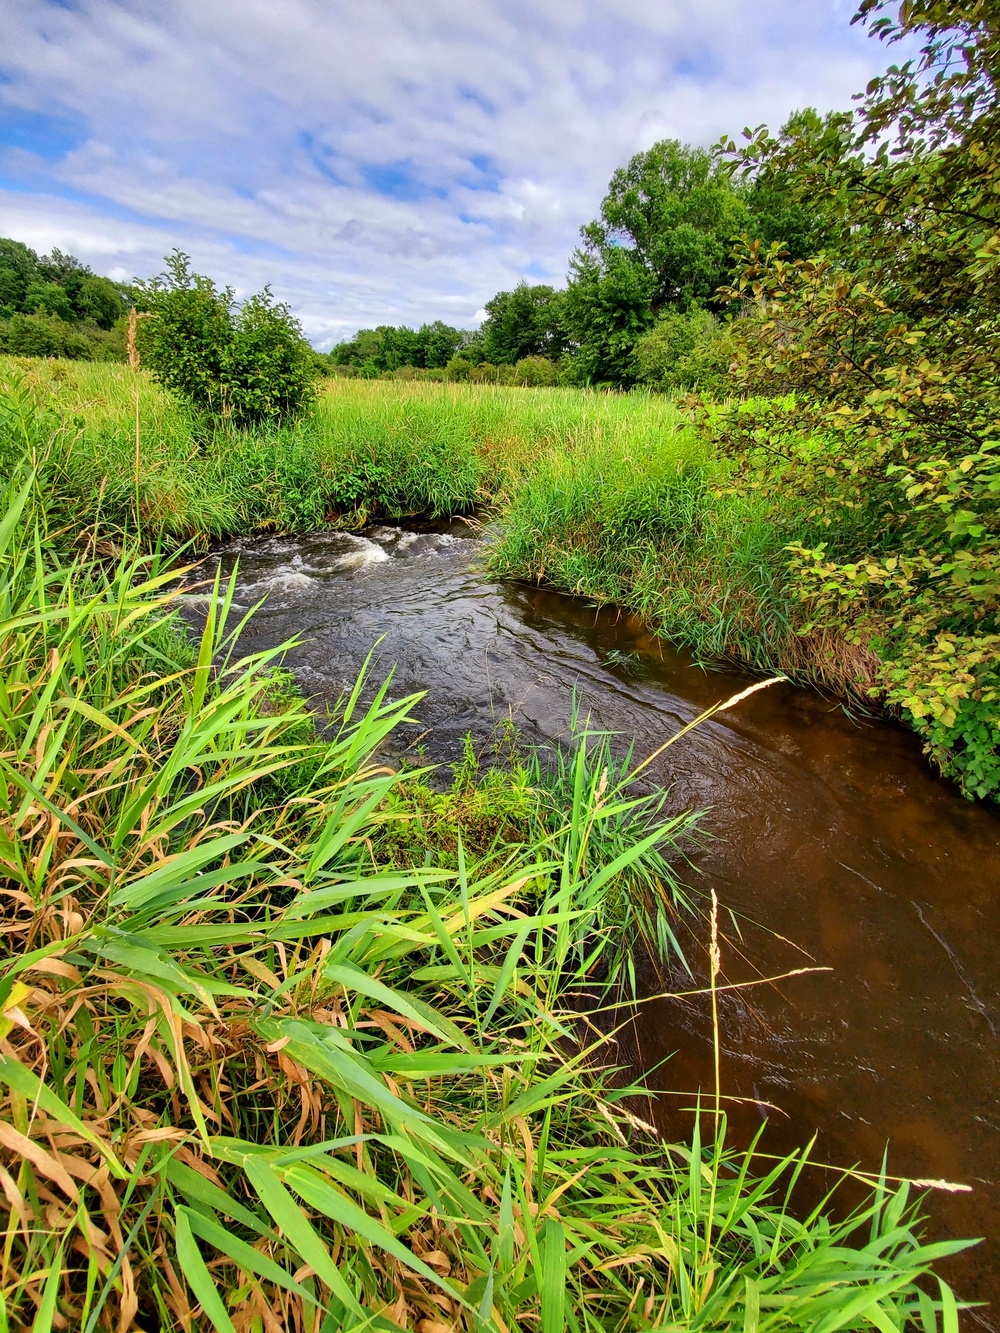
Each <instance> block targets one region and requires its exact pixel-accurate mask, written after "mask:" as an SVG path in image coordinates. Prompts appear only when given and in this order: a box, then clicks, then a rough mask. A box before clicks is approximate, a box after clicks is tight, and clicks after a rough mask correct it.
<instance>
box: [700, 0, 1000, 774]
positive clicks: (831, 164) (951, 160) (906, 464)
mask: <svg viewBox="0 0 1000 1333" xmlns="http://www.w3.org/2000/svg"><path fill="white" fill-rule="evenodd" d="M886 8H888V6H886V5H883V4H882V3H879V2H877V0H871V3H866V4H864V5H862V10H861V15H860V16H859V17H861V18H864V19H866V20H868V21H870V22H871V25H872V28H873V30H874V31H875V32H877V33H878V35H879V36H880V37H881V38H882V39H883V40H886V41H888V42H890V43H895V42H898V41H900V40H902V39H903V38H907V37H908V38H913V37H916V36H919V37H921V38H922V39H923V42H924V45H923V48H922V51H921V53H920V55H919V56H918V57H917V58H916V59H914V60H911V61H908V62H906V63H905V64H903V65H901V66H898V67H896V66H894V67H892V68H891V69H890V70H889V72H888V73H887V74H886V75H885V76H884V77H883V78H881V79H875V80H873V81H872V83H871V84H870V85H869V87H868V89H867V92H866V94H865V96H864V98H863V100H862V101H861V104H860V108H859V110H858V111H857V112H854V113H843V114H839V115H836V116H830V117H827V118H826V119H825V120H820V119H819V118H818V117H811V118H810V117H806V118H803V119H800V120H799V121H798V122H796V123H794V124H792V125H791V126H790V127H786V129H785V131H784V132H782V134H781V135H780V136H779V137H777V138H771V137H769V136H768V134H767V132H766V130H764V129H763V128H762V129H760V130H758V131H756V132H755V133H754V134H753V135H751V136H750V142H749V144H748V145H747V146H746V147H745V148H744V149H743V150H742V151H741V152H740V153H737V152H736V149H735V146H734V145H732V144H730V145H728V146H727V147H728V151H729V153H730V155H731V157H732V159H733V161H734V163H735V164H736V165H738V166H739V167H740V168H742V170H743V171H744V172H746V173H749V174H750V175H752V176H753V177H754V179H756V180H757V181H762V182H767V181H770V180H779V181H780V182H781V183H782V186H783V188H785V187H788V188H791V189H792V190H793V193H795V194H797V196H798V197H799V198H801V199H809V200H813V201H818V204H819V206H821V207H822V208H823V209H824V211H825V213H826V215H827V217H829V218H830V219H832V220H833V222H832V225H831V231H830V236H831V245H832V248H831V250H830V251H829V252H827V253H823V252H821V253H818V254H817V255H815V256H814V257H812V258H809V259H804V260H803V259H793V258H789V257H787V256H784V255H783V254H782V253H781V249H780V247H779V246H778V245H774V246H772V247H770V248H767V247H764V246H762V245H760V244H759V243H758V242H757V241H756V240H754V241H751V240H750V239H749V238H745V239H744V241H743V243H742V244H741V245H740V246H739V247H738V249H737V256H738V259H739V263H740V265H741V270H740V275H739V277H738V280H737V282H736V283H734V284H733V287H732V288H731V290H730V293H729V295H730V297H731V298H732V299H733V300H734V301H736V300H738V301H740V302H741V303H742V304H743V307H744V317H743V318H741V319H739V320H737V321H735V322H734V324H733V326H732V327H733V335H734V340H735V341H734V346H735V348H736V351H737V360H738V362H739V378H740V380H741V382H742V384H743V387H744V388H745V389H747V390H750V391H757V392H761V393H765V394H774V393H782V392H788V391H789V390H792V391H794V392H795V394H796V400H795V401H796V407H795V411H794V412H793V413H791V414H787V413H783V414H782V413H779V414H778V415H777V416H774V415H773V414H772V413H771V411H770V409H769V408H767V407H766V406H762V407H761V409H760V410H751V411H749V412H744V413H742V414H740V415H739V417H733V418H732V419H731V420H730V422H729V423H728V424H727V425H726V426H724V427H723V428H722V429H721V430H720V432H719V442H720V444H721V445H722V447H723V448H724V449H726V450H727V451H728V452H729V453H731V454H732V456H733V458H734V459H735V460H737V461H738V463H739V466H740V468H741V470H742V475H743V480H744V482H745V483H746V484H750V485H753V486H755V487H756V488H758V489H759V490H760V491H761V492H762V493H764V494H767V493H771V494H775V495H776V494H777V492H778V490H779V489H784V490H786V491H792V492H794V493H796V494H798V495H799V496H800V497H801V503H802V507H803V510H804V512H806V513H808V514H810V515H811V517H812V518H813V519H818V520H819V522H820V523H822V525H823V526H825V527H826V528H828V529H831V530H832V529H835V528H837V527H841V526H843V523H844V520H845V517H846V519H847V523H848V528H849V531H851V532H853V534H854V537H855V541H854V543H853V544H852V543H845V541H844V539H843V534H841V535H840V539H839V542H838V546H839V549H838V550H836V551H833V550H830V549H827V545H826V543H819V544H817V543H815V542H810V541H808V540H805V539H802V538H800V539H799V541H798V542H796V543H793V550H792V556H793V564H792V570H791V572H792V576H793V579H794V583H795V587H796V589H797V591H798V595H799V596H800V598H801V599H802V601H803V603H804V613H805V619H806V624H805V625H804V626H803V629H802V632H803V633H813V632H815V631H816V630H817V628H818V629H821V630H822V631H823V632H825V633H830V634H836V635H839V636H840V637H841V638H842V639H843V641H845V642H846V643H848V644H852V645H854V646H855V647H856V648H857V649H858V650H859V651H860V652H861V653H862V654H866V655H867V656H868V658H869V659H870V660H871V661H872V662H873V665H870V667H869V668H868V669H866V670H865V671H864V672H863V673H862V678H861V680H860V683H861V685H862V686H863V688H864V689H865V690H866V691H867V692H869V693H870V694H873V695H874V696H875V697H879V698H884V699H885V700H887V701H888V702H889V703H890V704H893V705H895V706H896V707H898V708H899V709H901V710H902V712H903V714H904V716H906V717H907V718H908V719H909V720H911V721H912V722H913V724H914V725H915V726H916V727H917V729H918V730H919V731H921V732H922V733H923V734H924V735H925V737H926V738H927V741H928V751H929V753H930V754H931V755H932V757H933V758H935V760H936V761H937V762H938V763H940V764H941V765H942V767H944V769H945V771H946V772H948V773H950V774H951V775H952V776H954V777H955V778H956V779H957V780H958V781H959V782H960V783H961V785H962V787H963V789H964V790H965V791H966V792H967V793H968V794H970V795H986V794H993V793H996V792H997V791H998V790H1000V786H998V784H1000V758H998V740H1000V703H998V688H1000V678H998V675H997V669H996V665H995V664H996V660H997V642H998V638H997V636H998V634H1000V581H998V575H997V571H998V567H1000V555H998V549H1000V547H998V538H1000V522H998V506H1000V486H998V481H997V464H996V461H995V457H996V456H995V449H996V442H997V440H998V439H1000V393H998V390H997V381H996V370H995V367H996V363H997V360H998V358H1000V296H998V292H1000V287H998V285H997V283H996V275H997V273H998V271H1000V269H998V264H1000V244H997V243H996V232H997V229H998V227H1000V211H998V210H1000V98H998V96H997V86H998V83H997V79H998V75H1000V22H998V19H997V16H996V14H995V13H994V10H993V9H992V8H991V7H990V6H987V5H983V4H980V3H970V4H958V5H953V4H943V3H936V2H935V0H927V2H926V3H914V4H908V5H906V6H904V7H903V8H902V9H901V10H900V11H899V13H898V15H896V16H895V17H891V18H888V17H879V15H880V14H882V13H883V11H884V10H885V9H886ZM893 14H894V15H895V10H893ZM820 436H821V437H822V438H823V441H824V446H823V454H822V458H819V457H818V456H817V455H816V454H815V453H814V451H813V450H812V448H811V446H810V443H809V442H810V441H811V440H813V439H815V438H817V437H820ZM765 439H766V444H765ZM765 452H766V453H767V454H768V455H769V457H768V459H767V460H766V461H765V457H764V454H765Z"/></svg>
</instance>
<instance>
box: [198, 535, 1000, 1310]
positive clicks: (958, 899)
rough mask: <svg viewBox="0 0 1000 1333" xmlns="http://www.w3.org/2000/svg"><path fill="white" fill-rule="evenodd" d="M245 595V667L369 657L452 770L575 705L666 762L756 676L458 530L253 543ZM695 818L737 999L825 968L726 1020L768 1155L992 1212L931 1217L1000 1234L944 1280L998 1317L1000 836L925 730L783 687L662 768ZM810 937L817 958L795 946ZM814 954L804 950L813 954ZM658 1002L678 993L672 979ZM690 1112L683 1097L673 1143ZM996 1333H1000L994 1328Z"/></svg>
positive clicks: (323, 684) (701, 1034)
mask: <svg viewBox="0 0 1000 1333" xmlns="http://www.w3.org/2000/svg"><path fill="white" fill-rule="evenodd" d="M237 557H239V562H240V573H239V583H238V592H237V600H238V601H239V602H240V604H242V605H243V606H249V605H251V604H252V603H254V602H256V601H257V600H258V599H260V598H261V597H265V596H266V598H267V600H266V603H265V605H264V607H263V609H262V610H261V611H260V612H259V613H258V614H257V616H256V617H255V618H254V620H253V621H252V623H251V625H250V627H249V628H248V629H247V631H246V632H245V635H244V639H243V645H244V647H245V648H246V649H247V650H250V649H254V648H260V647H264V646H270V645H273V644H276V643H280V642H282V641H283V640H285V639H287V638H288V637H290V636H292V635H293V634H294V635H298V636H299V637H300V638H301V639H302V641H303V642H302V644H301V646H299V647H297V648H295V649H294V650H293V651H292V652H291V654H290V657H289V665H290V666H291V667H292V668H293V669H294V670H295V672H296V674H297V676H298V678H299V680H300V682H301V684H302V686H303V688H304V689H305V691H306V693H307V694H309V695H310V696H311V697H313V698H314V699H315V701H316V703H317V705H318V706H320V707H322V706H323V704H324V702H329V703H331V704H332V703H333V702H335V701H336V698H337V696H338V695H339V694H340V693H341V691H342V690H343V689H344V687H345V686H348V685H349V684H351V683H352V682H353V680H354V677H355V675H356V673H357V671H358V668H359V667H360V665H361V663H362V661H363V660H364V658H365V656H366V655H367V654H368V652H369V651H370V650H371V648H372V645H373V643H374V642H375V641H376V639H378V638H379V637H380V636H384V638H383V640H382V643H381V645H380V647H379V648H378V649H377V650H376V663H377V667H379V668H381V669H382V670H383V671H384V670H387V669H388V668H389V667H390V666H392V665H393V664H395V666H396V676H395V692H396V693H397V694H402V693H404V692H407V693H408V692H410V691H414V690H427V691H428V694H427V698H426V699H425V700H424V701H423V702H422V703H421V705H420V707H419V709H418V713H419V716H420V719H421V724H422V725H421V726H420V727H419V728H413V729H411V733H410V735H409V736H408V737H407V738H405V739H404V741H402V742H401V745H402V744H406V743H407V742H409V743H410V744H412V745H414V746H419V747H421V752H423V753H426V756H427V757H428V758H429V759H431V760H444V761H452V760H456V759H458V758H459V756H460V752H461V744H462V737H463V735H464V733H465V732H467V731H472V732H473V734H474V735H476V736H480V737H483V738H485V737H486V736H487V735H488V734H489V732H490V731H491V728H492V727H493V726H494V724H495V723H496V722H497V721H499V720H502V719H503V718H506V717H509V716H513V718H514V719H515V720H516V722H517V723H518V724H519V726H520V727H521V729H522V730H523V732H524V733H525V735H526V737H527V738H528V739H529V740H532V739H537V740H545V741H551V740H557V739H559V738H560V737H564V736H565V735H566V733H567V730H568V724H569V718H570V711H571V696H572V692H573V690H576V692H577V696H578V698H579V699H580V700H581V702H582V704H583V706H584V708H585V709H587V710H589V712H590V714H591V717H592V721H593V723H594V725H596V726H600V727H603V728H607V729H609V730H613V731H616V732H620V733H623V735H624V736H626V737H628V738H631V737H632V736H635V737H637V741H638V751H639V753H640V754H643V755H644V754H646V753H649V752H651V751H652V750H654V749H655V748H656V747H657V746H658V745H660V744H662V742H663V741H664V740H665V739H666V738H667V737H668V736H669V735H671V734H672V733H673V732H674V731H675V730H676V729H677V728H678V727H679V726H681V725H682V724H683V723H685V722H687V721H689V720H690V719H691V718H692V717H694V716H696V715H697V714H698V713H699V712H700V711H701V710H702V709H703V708H705V707H706V706H708V705H709V704H711V703H714V702H716V701H717V700H720V699H724V698H727V697H728V696H730V695H731V694H733V693H735V692H736V691H737V690H739V689H741V688H743V687H745V686H746V685H747V684H749V683H750V678H749V677H747V676H744V675H742V674H739V673H733V672H727V673H706V672H704V671H702V670H700V669H699V668H697V667H696V666H695V665H694V664H693V663H692V662H691V660H690V659H689V658H688V657H686V656H685V655H683V654H682V653H678V652H674V651H672V650H670V649H669V648H668V647H666V646H665V645H664V644H663V643H662V642H660V641H659V640H657V639H656V638H655V637H653V636H652V635H650V634H649V633H648V632H647V631H646V630H644V628H643V627H642V625H641V624H640V623H639V622H638V621H637V620H635V619H633V618H631V617H629V616H626V615H624V614H619V613H616V612H615V611H613V610H608V609H605V610H602V611H600V612H597V611H595V610H594V608H593V607H588V606H587V604H586V603H583V602H580V601H578V600H574V599H571V598H568V597H563V596H560V595H558V594H555V593H550V592H545V591H540V590H536V589H533V588H525V587H520V586H513V585H501V584H497V583H495V582H491V581H490V580H488V579H487V578H486V577H485V576H483V575H482V574H481V573H478V572H476V559H477V543H476V542H475V541H473V540H471V538H470V536H469V534H468V529H466V528H464V527H463V526H462V525H461V524H454V525H450V526H447V527H446V528H444V529H441V530H437V531H431V530H428V531H424V532H410V531H403V530H401V529H399V528H395V527H374V528H370V529H368V530H366V532H365V533H364V534H361V535H351V534H343V533H325V534H319V535H313V536H308V537H298V538H277V537H269V538H265V539H260V540H253V541H240V542H236V543H233V544H232V545H231V546H229V547H227V548H225V549H224V550H222V551H221V552H219V553H218V558H220V559H221V561H222V564H223V567H224V568H225V569H231V568H232V565H233V563H234V561H235V559H236V558H237ZM651 771H652V774H653V775H654V776H655V778H656V779H657V780H658V781H660V782H662V783H663V784H664V785H668V786H670V787H671V789H672V801H673V804H674V805H675V807H676V808H682V807H695V808H699V809H705V810H707V811H708V813H707V814H706V816H705V820H704V827H705V828H706V829H707V830H708V831H709V832H710V833H711V834H712V835H714V836H713V838H712V839H711V840H710V841H709V843H708V845H707V846H706V847H705V848H704V849H703V850H701V851H699V852H696V853H695V854H694V856H693V862H694V865H693V867H692V868H691V869H690V871H689V878H690V880H691V882H693V883H697V884H699V885H700V886H701V887H703V888H708V887H709V886H711V887H714V888H715V890H716V892H717V893H718V896H719V899H720V901H721V902H722V903H723V904H724V905H725V906H726V907H727V908H730V909H732V911H733V913H734V914H737V915H736V920H737V922H738V925H739V929H740V932H741V934H742V940H740V939H739V938H738V937H737V934H736V930H735V929H734V923H733V922H732V921H731V920H729V919H728V918H727V919H726V921H725V926H726V933H727V935H728V937H729V941H728V943H727V944H726V946H725V948H724V970H725V974H726V975H725V978H724V979H725V980H726V981H744V980H750V979H753V978H754V977H759V976H770V975H774V974H777V973H780V972H783V971H786V970H788V969H790V968H795V967H801V966H804V965H811V964H813V963H814V964H815V965H817V966H822V967H824V968H830V969H832V971H823V972H814V973H810V974H808V975H804V976H799V977H795V978H791V979H789V980H786V981H783V982H781V983H779V984H777V985H774V986H758V987H755V988H753V989H751V990H747V991H743V992H741V993H739V994H737V995H735V996H734V995H732V994H729V995H727V996H726V997H725V999H724V1002H723V1005H722V1027H723V1050H724V1056H723V1084H724V1091H725V1092H726V1093H727V1094H729V1095H730V1096H732V1097H738V1098H742V1099H744V1100H743V1101H741V1102H738V1103H734V1104H733V1112H732V1116H733V1121H734V1130H735V1135H736V1136H737V1137H739V1136H742V1137H743V1138H744V1139H745V1138H746V1137H747V1136H748V1135H749V1134H750V1133H751V1132H752V1131H753V1130H754V1129H755V1128H757V1127H758V1126H759V1124H760V1121H761V1118H762V1116H763V1115H764V1114H765V1109H766V1108H767V1106H768V1105H769V1104H770V1105H773V1106H774V1107H777V1108H779V1110H778V1111H770V1112H768V1114H769V1116H770V1124H769V1126H768V1130H767V1132H766V1137H765V1143H764V1146H765V1148H769V1149H770V1150H771V1151H774V1152H778V1151H782V1150H783V1149H787V1148H792V1147H795V1146H799V1145H801V1144H803V1143H805V1142H806V1141H807V1140H808V1139H809V1137H810V1136H811V1135H812V1133H813V1132H814V1131H818V1134H819V1138H818V1143H817V1146H816V1149H815V1155H816V1156H818V1157H822V1158H823V1159H824V1160H827V1161H833V1162H837V1163H843V1164H851V1163H853V1162H859V1163H861V1164H862V1165H863V1166H864V1167H865V1168H869V1169H877V1167H878V1164H879V1162H880V1160H881V1156H882V1152H883V1149H884V1147H885V1144H886V1141H887V1140H888V1142H889V1169H890V1171H891V1172H894V1173H898V1174H900V1175H907V1176H914V1177H919V1178H928V1177H929V1178H945V1179H947V1180H951V1181H957V1182H961V1183H964V1184H967V1185H971V1186H972V1187H973V1192H972V1193H971V1194H938V1193H935V1194H934V1195H933V1196H932V1198H931V1199H930V1201H929V1208H930V1210H931V1213H932V1223H931V1230H932V1232H933V1233H934V1234H936V1235H945V1234H951V1235H959V1234H961V1235H985V1236H987V1237H989V1238H990V1239H989V1240H988V1241H987V1243H986V1244H985V1245H983V1246H980V1247H978V1248H977V1249H976V1250H974V1251H972V1253H971V1256H969V1257H962V1258H961V1259H959V1260H957V1261H953V1263H952V1267H951V1269H950V1270H949V1272H948V1276H950V1277H951V1278H952V1280H953V1281H954V1282H955V1283H956V1285H957V1287H958V1289H959V1291H960V1294H961V1295H963V1296H965V1297H968V1298H973V1297H978V1298H979V1299H984V1300H988V1299H992V1300H994V1301H998V1300H1000V1246H998V1244H997V1241H998V1238H1000V1196H998V1188H997V1182H998V1177H1000V1134H998V1133H997V1130H998V1120H1000V1111H998V1103H997V1088H998V1081H997V1074H998V1064H1000V1061H998V1039H997V1038H998V1028H1000V968H998V966H997V943H998V940H1000V837H998V835H1000V820H998V818H997V817H996V815H995V814H994V813H993V812H992V811H991V810H987V809H985V808H983V807H980V806H975V805H972V804H970V803H968V802H966V801H963V800H961V799H960V798H959V797H958V796H957V795H956V794H955V792H954V790H953V789H952V788H951V787H950V786H948V785H947V784H946V783H943V782H941V781H939V780H937V779H935V778H934V777H933V776H932V775H931V774H930V772H929V771H928V770H927V768H926V766H925V763H924V761H923V759H922V757H921V754H920V746H919V744H918V742H917V741H916V740H915V739H914V737H913V736H911V735H909V734H908V733H906V732H904V731H903V730H901V729H900V728H897V727H895V726H894V725H892V724H891V723H888V722H879V721H868V722H863V723H859V722H854V721H852V720H851V719H850V718H848V717H846V716H845V715H844V714H843V713H842V712H841V711H839V710H837V709H836V708H835V707H833V706H832V705H831V704H829V703H828V702H825V701H824V700H822V699H820V698H818V697H817V696H815V695H813V694H810V693H807V692H805V691H801V690H796V689H793V688H791V687H790V686H786V685H778V686H774V687H772V688H770V689H768V690H765V691H763V692H761V693H758V694H756V695H754V696H753V697H751V698H750V699H748V700H746V701H745V702H744V703H743V704H741V705H740V706H739V708H738V709H736V710H734V711H733V712H729V713H725V714H723V715H720V716H718V717H716V718H714V719H713V720H712V721H710V722H708V723H706V724H703V725H702V726H701V727H699V728H698V730H697V731H696V732H693V733H691V734H690V735H689V736H688V737H686V738H684V739H683V740H682V741H681V742H679V743H678V744H677V745H675V746H672V747H671V748H670V749H669V750H667V751H666V753H665V754H664V756H663V757H662V759H661V760H659V761H657V762H656V764H654V765H653V766H652V770H651ZM793 944H794V945H795V946H797V947H793ZM802 951H804V952H802ZM649 984H650V988H651V991H650V993H653V991H654V989H655V985H656V983H655V982H654V981H653V980H652V979H650V982H649ZM638 1041H639V1045H640V1048H641V1054H642V1058H643V1061H644V1064H645V1066H646V1068H652V1067H653V1066H655V1065H656V1064H657V1063H658V1062H659V1061H661V1060H664V1059H665V1058H666V1057H668V1056H669V1057H670V1059H669V1060H668V1062H667V1064H666V1065H665V1066H664V1067H663V1068H662V1069H661V1070H658V1071H657V1073H656V1075H655V1076H654V1082H655V1083H660V1084H661V1085H662V1086H663V1087H664V1088H671V1089H678V1088H680V1089H684V1090H686V1091H687V1092H689V1093H693V1092H694V1091H696V1090H697V1089H698V1088H699V1087H702V1088H708V1087H709V1086H710V1084H711V1079H712V1073H711V1055H710V1050H711V1023H710V1016H709V1013H708V1009H707V1005H706V1004H705V1003H704V1002H703V1001H701V1000H692V1001H683V1002H681V1001H678V1000H676V999H675V1000H656V1001H653V1002H651V1003H649V1004H648V1005H647V1006H646V1007H645V1010H644V1014H643V1017H642V1019H641V1021H640V1023H639V1028H638ZM690 1100H691V1099H690V1097H683V1098H678V1097H676V1096H664V1097H661V1098H660V1099H659V1100H658V1102H657V1104H656V1107H655V1109H654V1114H655V1115H656V1117H657V1119H658V1120H659V1121H660V1123H661V1125H662V1127H663V1128H664V1129H665V1130H666V1131H667V1132H668V1133H681V1132H683V1131H684V1128H685V1123H686V1121H685V1112H684V1109H683V1108H684V1107H685V1106H688V1105H690ZM982 1322H983V1323H984V1324H985V1325H986V1326H988V1327H995V1326H997V1325H998V1324H1000V1320H998V1318H997V1314H996V1313H995V1311H993V1310H991V1311H986V1312H984V1313H983V1315H982Z"/></svg>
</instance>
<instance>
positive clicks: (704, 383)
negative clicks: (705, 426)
mask: <svg viewBox="0 0 1000 1333" xmlns="http://www.w3.org/2000/svg"><path fill="white" fill-rule="evenodd" d="M729 360H730V352H729V349H728V347H727V346H726V341H725V338H724V336H723V330H722V328H721V326H720V324H719V321H718V320H717V319H716V318H715V316H714V315H713V314H712V313H711V312H710V311H708V310H701V309H699V308H698V307H697V306H692V307H691V309H690V310H685V311H681V310H668V311H667V312H666V313H665V314H663V315H661V316H660V318H659V320H658V321H657V322H656V325H655V327H654V328H652V329H651V330H650V331H649V333H646V334H644V335H643V336H642V337H641V338H640V339H639V341H638V342H637V343H636V346H635V365H636V378H637V379H638V380H639V382H640V384H643V385H645V386H646V387H647V388H649V389H658V390H660V391H661V392H666V393H669V392H671V391H676V390H678V389H700V390H702V391H703V392H705V393H710V394H715V395H719V396H723V397H724V396H725V394H726V392H727V390H728V387H729V383H728V381H729Z"/></svg>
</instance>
